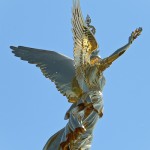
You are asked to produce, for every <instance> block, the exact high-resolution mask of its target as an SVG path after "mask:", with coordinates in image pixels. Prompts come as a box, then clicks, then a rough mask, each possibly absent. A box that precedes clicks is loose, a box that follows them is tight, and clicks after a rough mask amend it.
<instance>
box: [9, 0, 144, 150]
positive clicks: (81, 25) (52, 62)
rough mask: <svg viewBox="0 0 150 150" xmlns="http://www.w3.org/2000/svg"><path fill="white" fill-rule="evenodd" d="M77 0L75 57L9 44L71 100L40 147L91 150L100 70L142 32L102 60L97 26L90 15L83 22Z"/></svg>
mask: <svg viewBox="0 0 150 150" xmlns="http://www.w3.org/2000/svg"><path fill="white" fill-rule="evenodd" d="M79 2H80V1H79V0H73V10H72V13H73V16H72V25H73V29H72V31H73V37H74V60H72V59H71V58H68V57H66V56H64V55H61V54H59V53H56V52H54V51H47V50H38V49H34V48H28V47H23V46H19V47H14V46H11V49H12V50H13V53H14V54H15V56H17V57H20V58H21V59H22V60H26V61H28V62H29V63H31V64H36V66H37V67H39V68H40V69H41V71H42V73H43V74H44V76H45V77H46V78H49V79H50V80H51V81H52V82H54V83H55V85H56V88H57V89H58V90H59V91H60V92H61V93H62V94H63V95H64V96H66V97H67V99H68V101H69V102H71V103H73V104H72V105H71V107H70V108H69V110H68V111H67V112H66V115H65V119H68V123H67V125H66V126H65V127H64V128H63V129H61V130H60V131H58V132H57V133H56V134H54V135H53V136H52V137H51V138H50V139H49V140H48V141H47V143H46V145H45V146H44V148H43V150H69V149H70V150H78V149H79V150H89V149H90V147H91V142H92V137H93V135H92V132H93V129H94V126H95V124H96V122H97V120H98V119H99V118H101V117H102V116H103V98H102V90H103V87H104V85H105V78H104V76H103V71H104V70H105V69H106V68H108V67H109V66H110V65H111V64H112V62H113V61H114V60H116V59H117V58H118V57H120V56H121V55H122V54H123V53H124V52H125V51H126V50H127V49H128V48H129V46H130V45H131V44H132V42H133V41H134V39H136V38H137V37H138V36H139V35H140V33H141V32H142V28H138V29H136V30H135V31H134V32H132V34H131V36H130V37H129V41H128V43H127V44H126V45H125V46H123V47H121V48H120V49H118V50H116V51H115V52H114V53H113V54H112V55H110V56H109V57H106V58H104V59H102V58H101V57H99V56H98V52H99V51H98V44H97V41H96V39H95V36H94V34H95V32H96V29H95V28H94V26H92V25H90V23H91V19H90V17H89V16H87V18H86V21H84V19H83V16H82V13H81V9H80V4H79ZM60 66H61V67H60ZM65 68H67V70H64V69H65Z"/></svg>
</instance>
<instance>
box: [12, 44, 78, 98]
mask: <svg viewBox="0 0 150 150" xmlns="http://www.w3.org/2000/svg"><path fill="white" fill-rule="evenodd" d="M10 48H11V49H12V50H13V51H12V52H13V53H14V54H15V56H17V57H20V58H21V59H22V60H26V61H28V62H29V63H30V64H36V66H37V67H39V68H40V69H41V71H42V73H43V75H44V76H45V77H46V78H49V79H50V80H51V81H52V82H54V83H55V85H56V88H57V89H58V90H59V91H60V92H61V93H62V94H63V95H64V96H66V97H67V98H68V100H69V99H70V98H76V97H77V95H76V94H75V93H74V92H73V90H72V80H73V78H74V76H75V69H74V62H73V60H72V59H70V58H68V57H66V56H64V55H61V54H59V53H56V52H54V51H47V50H40V49H34V48H28V47H23V46H19V47H14V46H11V47H10Z"/></svg>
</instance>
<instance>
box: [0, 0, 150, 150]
mask: <svg viewBox="0 0 150 150" xmlns="http://www.w3.org/2000/svg"><path fill="white" fill-rule="evenodd" d="M71 7H72V1H71V0H70V1H65V0H55V1H52V0H43V1H37V0H22V1H20V0H1V1H0V19H1V22H0V49H1V50H0V69H1V71H0V72H1V75H0V77H1V78H0V149H1V150H10V149H14V150H20V149H21V150H27V149H28V150H41V149H42V148H43V146H44V144H45V142H46V141H47V139H48V138H49V137H50V136H51V135H52V134H54V133H55V132H56V131H58V130H60V129H61V128H62V127H64V126H65V124H66V123H67V122H66V121H65V120H64V119H63V118H64V115H65V112H66V110H67V109H68V108H69V106H70V104H69V103H68V102H67V100H66V98H65V97H63V96H62V95H61V94H60V93H59V92H58V91H57V90H56V88H55V86H54V84H53V83H52V82H50V81H49V80H48V79H46V78H45V77H44V76H43V75H42V73H41V72H40V70H39V69H38V68H36V67H35V66H34V65H30V64H28V63H27V62H23V61H21V60H20V59H18V58H16V57H14V56H13V54H12V53H11V50H10V49H9V46H10V45H14V46H18V45H22V46H28V47H33V48H42V49H47V50H48V49H49V50H55V51H57V52H60V53H63V54H65V55H68V56H70V57H73V40H72V33H71V15H72V14H71ZM81 7H82V12H83V15H84V17H86V14H89V15H90V16H91V18H92V24H93V25H94V26H95V27H96V29H97V32H96V38H97V41H98V43H99V47H100V55H101V56H102V57H106V56H108V55H110V54H111V53H112V52H114V51H115V50H116V49H118V48H119V47H121V46H123V45H124V44H126V43H127V41H128V37H129V35H130V34H131V32H132V31H133V30H134V29H135V28H137V27H140V26H141V27H143V33H142V35H141V36H140V37H139V38H138V39H136V41H135V42H134V43H133V45H132V46H131V47H130V49H129V50H128V51H127V52H126V53H125V54H124V55H123V56H122V57H120V58H119V59H118V60H117V61H116V62H114V63H113V65H112V66H111V67H110V68H108V69H107V70H106V71H105V73H104V75H105V77H106V80H107V81H106V86H105V88H104V92H103V95H104V116H103V118H102V119H100V120H99V122H98V124H97V125H96V128H95V131H94V140H93V143H92V150H99V149H103V150H109V149H113V150H120V149H121V150H127V149H128V150H133V149H136V150H148V149H150V108H149V107H150V98H149V97H150V96H149V93H150V88H149V85H150V79H149V77H150V69H149V64H150V61H149V60H150V50H149V43H150V40H149V39H150V37H149V35H150V20H149V16H150V10H149V8H150V1H149V0H139V1H137V0H132V1H130V0H126V1H120V0H113V1H109V0H105V1H100V0H86V1H85V0H81ZM66 69H67V68H66Z"/></svg>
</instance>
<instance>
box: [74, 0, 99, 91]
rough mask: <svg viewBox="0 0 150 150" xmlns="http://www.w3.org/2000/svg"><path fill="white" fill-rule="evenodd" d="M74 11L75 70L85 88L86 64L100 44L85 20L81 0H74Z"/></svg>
mask: <svg viewBox="0 0 150 150" xmlns="http://www.w3.org/2000/svg"><path fill="white" fill-rule="evenodd" d="M72 11H73V12H72V13H73V16H72V25H73V29H72V32H73V38H74V63H75V72H76V78H77V80H78V82H79V84H80V87H81V88H82V89H83V83H84V80H85V79H84V78H85V76H84V74H85V72H84V70H85V68H86V65H88V64H90V56H91V53H92V52H93V51H95V50H96V49H97V48H98V44H97V42H96V39H95V37H94V35H93V33H92V32H91V30H90V29H89V27H88V26H87V25H86V23H85V22H84V19H83V16H82V12H81V9H80V1H79V0H73V10H72Z"/></svg>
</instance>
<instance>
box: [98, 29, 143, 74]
mask: <svg viewBox="0 0 150 150" xmlns="http://www.w3.org/2000/svg"><path fill="white" fill-rule="evenodd" d="M141 32H142V28H138V29H136V30H135V31H134V32H132V33H131V36H130V37H129V40H128V43H127V44H126V45H124V46H123V47H121V48H119V49H118V50H116V51H115V52H114V53H113V54H111V55H110V56H109V57H106V58H104V59H102V61H101V63H102V64H103V65H104V66H103V67H102V71H103V70H105V69H106V68H107V67H109V66H110V65H111V64H112V62H113V61H115V60H116V59H117V58H119V57H120V56H121V55H122V54H123V53H124V52H125V51H126V50H127V49H128V48H129V47H130V45H131V44H132V42H133V41H134V40H135V39H136V38H137V37H138V36H139V35H140V34H141Z"/></svg>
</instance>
